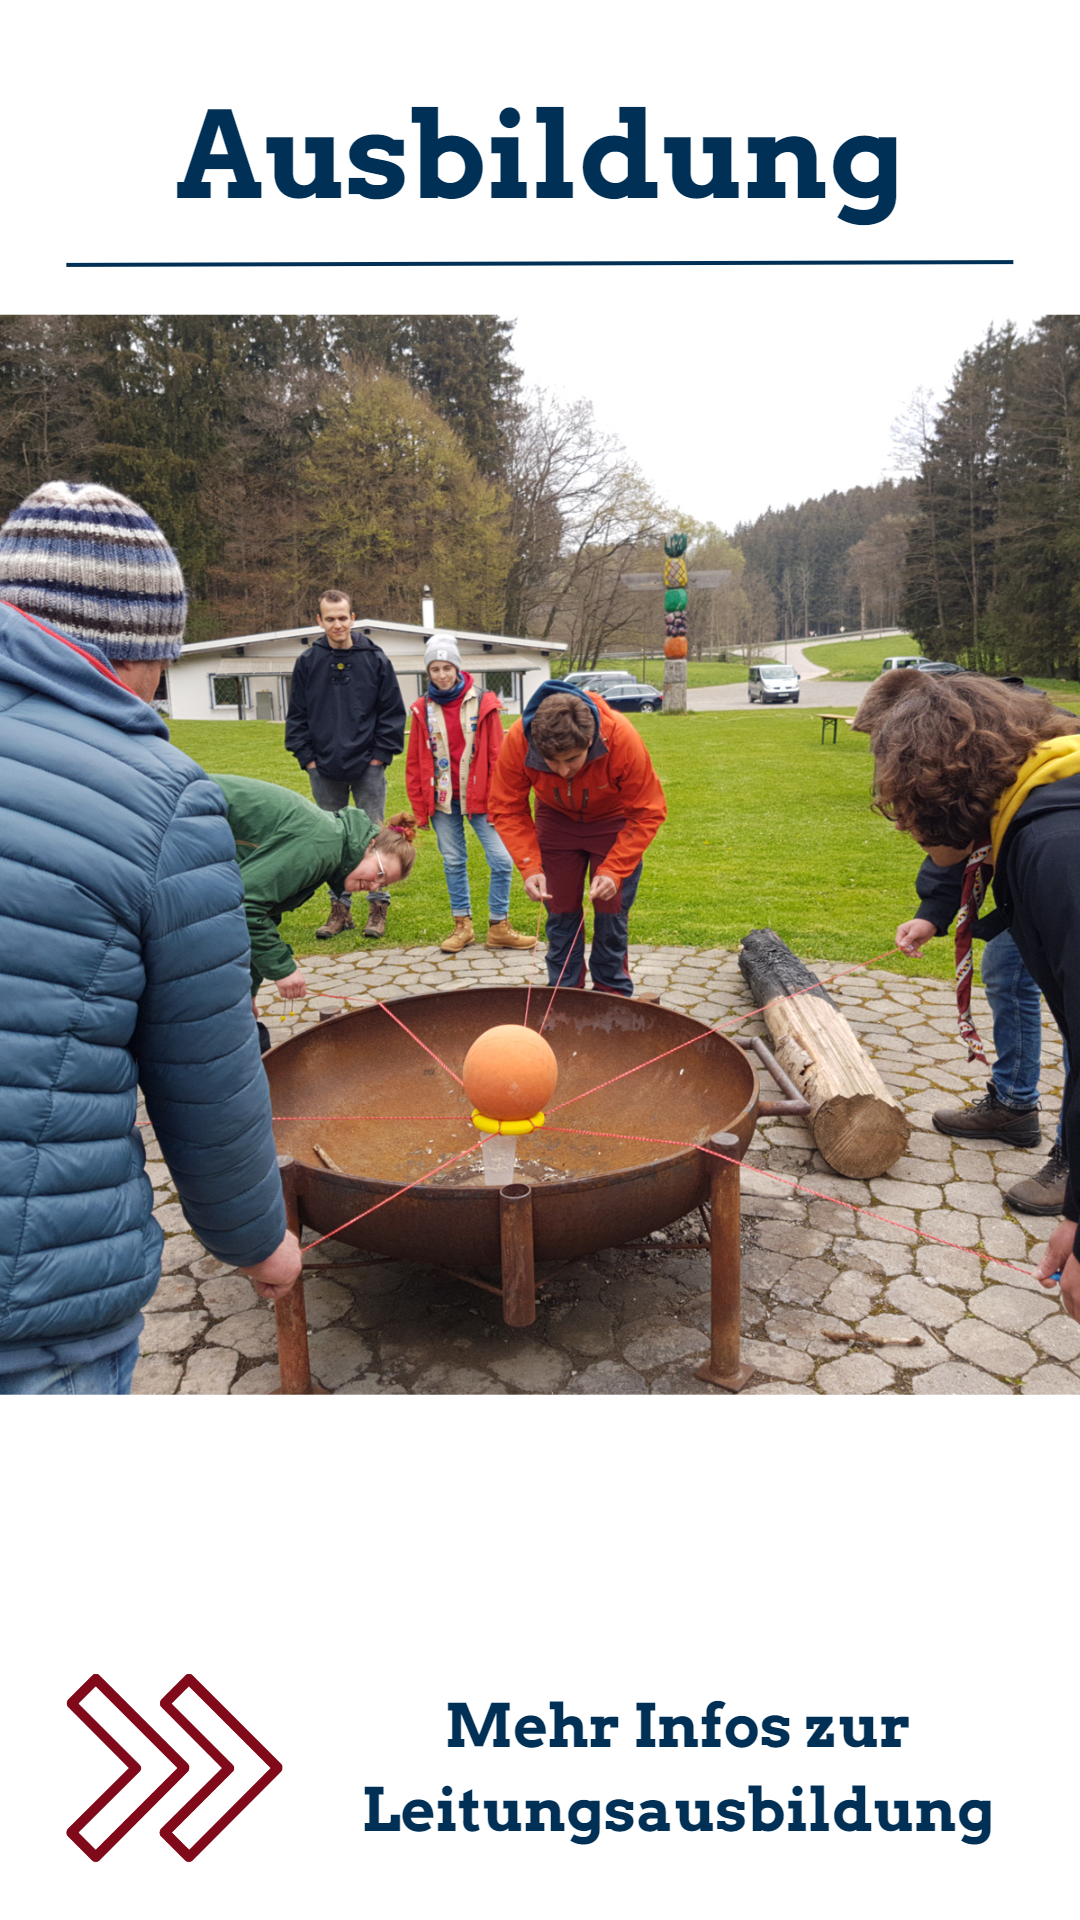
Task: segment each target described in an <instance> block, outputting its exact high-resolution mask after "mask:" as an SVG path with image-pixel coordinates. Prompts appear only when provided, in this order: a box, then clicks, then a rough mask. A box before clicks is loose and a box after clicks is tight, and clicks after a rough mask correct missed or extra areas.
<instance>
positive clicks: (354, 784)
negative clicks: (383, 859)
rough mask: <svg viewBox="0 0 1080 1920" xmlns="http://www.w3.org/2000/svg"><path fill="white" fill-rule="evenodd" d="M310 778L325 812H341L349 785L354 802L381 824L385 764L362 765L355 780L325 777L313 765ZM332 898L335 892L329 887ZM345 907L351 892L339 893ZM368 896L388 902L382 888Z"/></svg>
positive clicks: (373, 820)
mask: <svg viewBox="0 0 1080 1920" xmlns="http://www.w3.org/2000/svg"><path fill="white" fill-rule="evenodd" d="M308 779H309V780H310V781H311V797H312V799H313V800H314V802H315V805H316V806H317V807H321V808H322V810H323V812H324V813H340V812H341V809H342V807H347V806H348V804H349V789H350V787H351V788H352V797H353V806H354V807H362V808H363V810H364V812H365V813H366V814H367V817H368V819H369V820H370V821H372V822H373V824H374V825H375V826H377V827H381V826H382V823H383V820H384V819H385V817H386V768H385V767H365V769H364V771H363V773H361V774H358V775H357V777H356V779H355V780H351V781H350V780H327V779H326V778H325V776H324V775H323V774H321V773H319V771H318V770H317V769H316V771H315V772H314V773H311V772H309V773H308ZM330 897H331V899H336V898H337V895H336V894H335V893H334V891H333V888H331V890H330ZM341 898H342V900H343V901H344V903H345V905H346V906H347V907H351V905H352V894H351V893H344V894H342V896H341ZM368 899H369V900H380V901H381V902H382V904H383V906H384V907H388V906H389V905H390V895H389V894H388V893H386V892H384V891H383V890H382V889H381V888H375V889H374V891H373V892H371V893H369V894H368Z"/></svg>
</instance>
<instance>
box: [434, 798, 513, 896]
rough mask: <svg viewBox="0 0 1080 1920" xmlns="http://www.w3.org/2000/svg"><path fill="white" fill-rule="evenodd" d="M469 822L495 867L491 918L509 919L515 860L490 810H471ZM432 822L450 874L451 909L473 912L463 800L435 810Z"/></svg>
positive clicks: (492, 865) (489, 892)
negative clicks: (448, 809)
mask: <svg viewBox="0 0 1080 1920" xmlns="http://www.w3.org/2000/svg"><path fill="white" fill-rule="evenodd" d="M468 820H469V825H470V827H471V828H472V830H473V832H474V833H475V835H476V837H477V839H478V840H479V842H480V845H481V846H482V847H483V849H484V858H485V860H486V861H487V863H488V866H489V867H490V868H491V881H490V884H489V886H488V917H489V918H490V919H492V920H505V919H506V918H507V915H508V914H509V912H510V882H511V880H512V879H513V877H514V863H513V861H512V860H511V858H510V855H509V854H508V853H507V851H506V848H505V847H504V846H503V843H502V841H501V840H500V839H499V836H498V834H497V833H496V831H495V829H494V827H493V826H492V825H491V824H490V822H489V820H488V817H487V814H486V813H470V814H469V816H468ZM431 824H432V826H433V828H434V829H435V838H436V840H437V841H438V843H439V852H440V853H441V854H442V863H443V868H444V871H445V873H446V885H447V889H448V891H449V894H450V911H451V913H452V914H454V915H456V917H457V918H458V919H462V918H463V917H464V915H465V914H471V913H472V907H471V905H470V900H471V895H470V893H469V856H468V853H467V851H466V847H465V816H464V815H463V814H462V811H461V801H460V800H455V801H454V802H453V811H452V812H451V813H433V814H432V816H431Z"/></svg>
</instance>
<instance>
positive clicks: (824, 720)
mask: <svg viewBox="0 0 1080 1920" xmlns="http://www.w3.org/2000/svg"><path fill="white" fill-rule="evenodd" d="M818 718H819V720H820V721H821V744H822V746H824V745H825V729H826V727H828V726H831V727H832V743H833V746H834V747H835V745H836V723H837V721H838V720H842V721H843V723H844V725H845V727H850V725H851V721H850V720H849V719H848V716H847V714H846V713H822V714H819V715H818Z"/></svg>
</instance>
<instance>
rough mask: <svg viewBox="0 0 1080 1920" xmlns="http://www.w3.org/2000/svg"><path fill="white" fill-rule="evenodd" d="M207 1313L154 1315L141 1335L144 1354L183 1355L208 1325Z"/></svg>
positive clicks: (140, 1344) (140, 1342) (140, 1341)
mask: <svg viewBox="0 0 1080 1920" xmlns="http://www.w3.org/2000/svg"><path fill="white" fill-rule="evenodd" d="M208 1318H209V1316H208V1315H207V1314H205V1313H198V1312H191V1313H152V1314H151V1315H150V1317H149V1319H148V1320H147V1322H146V1325H145V1326H144V1327H143V1330H142V1333H141V1334H140V1335H139V1349H140V1352H142V1353H183V1352H184V1350H185V1348H187V1347H190V1346H192V1345H193V1344H194V1342H195V1341H196V1340H197V1339H198V1337H199V1335H200V1334H201V1333H202V1332H203V1330H204V1328H205V1327H206V1325H207V1321H208Z"/></svg>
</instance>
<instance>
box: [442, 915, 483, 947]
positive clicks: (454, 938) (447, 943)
mask: <svg viewBox="0 0 1080 1920" xmlns="http://www.w3.org/2000/svg"><path fill="white" fill-rule="evenodd" d="M474 937H475V936H474V934H473V930H472V921H471V920H470V918H469V916H468V914H467V913H462V914H457V913H455V915H454V931H453V933H448V934H447V936H446V939H445V940H444V941H443V942H442V948H441V950H442V952H443V953H460V952H461V949H462V947H471V946H472V944H473V941H474Z"/></svg>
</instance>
